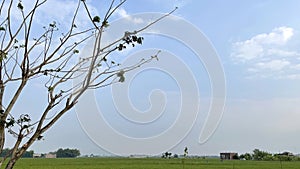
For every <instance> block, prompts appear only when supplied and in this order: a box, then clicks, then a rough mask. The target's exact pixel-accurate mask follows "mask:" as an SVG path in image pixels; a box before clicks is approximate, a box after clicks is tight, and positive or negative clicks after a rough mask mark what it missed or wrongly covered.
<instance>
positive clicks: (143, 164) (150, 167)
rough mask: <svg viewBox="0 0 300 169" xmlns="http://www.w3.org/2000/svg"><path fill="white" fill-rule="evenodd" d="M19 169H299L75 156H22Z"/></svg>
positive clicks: (293, 166)
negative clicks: (33, 157)
mask: <svg viewBox="0 0 300 169" xmlns="http://www.w3.org/2000/svg"><path fill="white" fill-rule="evenodd" d="M15 168H16V169H183V168H185V169H281V168H283V169H299V168H300V162H299V161H285V162H282V163H280V162H279V161H239V160H233V161H223V162H221V161H220V160H218V159H209V160H205V159H184V161H183V159H160V158H140V159H138V158H73V159H20V160H19V161H18V162H17V164H16V166H15Z"/></svg>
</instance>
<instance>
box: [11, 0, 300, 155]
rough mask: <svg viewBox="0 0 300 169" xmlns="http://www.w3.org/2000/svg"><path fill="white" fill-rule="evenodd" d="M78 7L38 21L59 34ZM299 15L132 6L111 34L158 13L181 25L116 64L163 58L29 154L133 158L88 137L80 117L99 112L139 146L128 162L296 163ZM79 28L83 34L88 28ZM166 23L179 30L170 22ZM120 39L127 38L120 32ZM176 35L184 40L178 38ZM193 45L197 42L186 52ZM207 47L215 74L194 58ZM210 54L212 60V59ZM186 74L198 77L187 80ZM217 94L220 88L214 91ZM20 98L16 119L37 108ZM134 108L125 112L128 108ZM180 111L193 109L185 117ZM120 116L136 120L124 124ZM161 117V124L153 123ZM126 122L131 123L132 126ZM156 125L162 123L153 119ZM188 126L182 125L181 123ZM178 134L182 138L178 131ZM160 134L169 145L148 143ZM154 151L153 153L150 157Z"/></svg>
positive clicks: (48, 8)
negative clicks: (202, 158)
mask: <svg viewBox="0 0 300 169" xmlns="http://www.w3.org/2000/svg"><path fill="white" fill-rule="evenodd" d="M24 3H26V1H24ZM27 3H30V1H28V2H27ZM87 3H88V4H89V5H90V7H91V9H92V12H93V13H95V14H99V15H100V16H102V15H103V14H104V12H105V10H106V9H107V7H108V4H107V1H103V0H101V1H95V0H87ZM75 6H76V1H72V0H64V1H60V0H51V1H49V2H47V3H46V4H45V8H43V11H42V14H43V12H44V13H47V18H51V19H52V18H53V19H56V20H58V21H59V23H61V24H62V25H63V24H64V23H65V21H66V20H67V21H68V16H69V15H70V14H72V11H73V10H74V7H75ZM299 6H300V2H299V1H297V0H288V1H271V0H251V1H237V0H227V1H209V0H201V1H198V0H164V1H159V0H143V1H138V0H128V1H127V2H126V3H125V4H124V5H123V6H121V7H120V8H119V10H117V11H116V13H115V14H114V15H113V16H112V21H111V22H112V24H111V27H112V28H111V29H113V26H114V23H115V24H116V25H117V26H116V27H117V28H118V24H120V23H123V22H122V21H124V20H122V19H121V20H119V19H120V18H122V17H127V20H126V19H125V21H127V24H129V25H130V26H132V25H134V24H137V25H138V24H143V23H145V21H146V20H145V18H139V17H134V16H133V15H134V14H143V13H148V14H147V16H148V17H149V16H150V18H151V17H153V16H155V15H154V14H153V12H156V13H165V12H169V11H171V10H173V9H174V8H175V7H178V9H177V10H176V11H175V12H174V13H173V15H174V17H175V18H173V20H174V23H175V24H174V25H171V24H161V26H157V27H154V28H153V29H150V31H149V32H148V33H146V34H143V36H144V44H143V45H142V46H138V47H136V48H130V49H128V50H127V51H125V52H123V53H117V54H116V55H113V56H111V57H112V58H114V59H117V60H118V59H119V58H118V57H119V56H122V57H123V56H125V58H126V57H128V56H130V57H129V58H139V57H140V56H141V55H142V56H145V55H150V54H151V52H152V53H154V51H157V50H162V52H161V56H160V55H159V59H160V60H159V61H157V62H151V63H150V65H149V66H148V67H145V69H141V70H139V71H137V72H133V74H128V77H126V78H128V79H130V76H135V77H133V78H132V80H131V81H129V82H128V83H125V84H118V85H116V86H113V87H112V88H111V87H107V88H104V89H100V90H97V91H93V94H94V99H92V100H93V101H90V100H88V99H86V100H84V101H82V102H83V104H81V105H80V106H79V107H77V108H76V109H73V110H72V111H70V112H69V113H67V114H66V115H64V116H63V117H62V119H61V120H60V121H59V122H58V123H57V124H56V125H55V126H54V127H53V128H52V129H50V130H49V131H48V132H47V133H46V134H45V137H44V140H43V141H39V142H36V143H35V144H34V145H33V146H32V147H31V149H33V150H35V151H36V152H41V153H44V152H49V151H55V150H57V149H58V148H60V147H63V148H64V147H65V148H66V147H71V148H78V149H80V151H81V153H82V154H98V155H108V154H111V153H113V152H115V153H117V154H122V155H126V152H127V151H130V150H125V149H124V151H123V152H122V153H121V152H118V151H117V150H115V148H116V147H117V146H114V145H116V144H118V145H121V146H123V147H126V146H125V145H126V141H128V140H125V141H124V142H122V141H123V140H122V139H120V140H118V139H115V138H114V136H110V135H109V131H108V130H106V129H105V128H104V127H101V125H99V126H97V125H96V126H93V128H91V130H92V131H94V132H95V133H93V132H92V133H91V132H89V131H88V130H89V129H87V128H88V127H87V126H86V122H84V119H83V118H84V117H82V114H80V112H81V111H82V109H81V108H82V107H83V108H84V110H85V111H88V112H95V111H96V112H98V113H99V112H101V113H102V116H101V118H103V119H105V122H106V123H108V124H110V127H111V128H113V129H114V130H115V131H118V133H122V135H123V136H126V138H130V139H132V138H133V139H135V140H139V139H140V141H137V142H136V147H137V150H134V151H133V152H130V153H137V154H142V153H143V152H144V153H145V154H148V153H150V154H151V153H153V154H155V153H157V152H159V151H162V152H163V151H170V152H174V153H178V154H182V153H183V150H184V147H188V148H189V153H190V154H198V155H218V154H219V153H220V152H224V151H225V152H238V153H245V152H251V151H252V150H254V149H255V148H259V149H262V150H265V151H268V152H271V153H277V152H281V151H291V152H293V153H296V154H298V153H300V147H299V144H298V143H299V141H300V136H299V132H300V125H299V123H298V119H300V108H299V106H298V104H299V103H300V98H299V96H300V88H299V84H300V49H299V46H300V22H299V17H300V12H299V10H298V7H299ZM61 10H63V11H64V13H62V12H61ZM150 12H152V14H149V13H150ZM82 15H84V14H82ZM131 16H133V17H131ZM138 16H140V15H138ZM45 18H46V15H39V16H38V17H37V19H36V21H37V23H40V24H42V23H43V22H44V21H45ZM143 19H144V20H143ZM176 19H177V20H176ZM167 21H170V20H167ZM179 21H184V23H185V25H176V23H177V22H178V23H179ZM162 22H164V21H162ZM80 23H82V25H85V24H86V23H85V20H84V19H82V20H80ZM167 23H173V21H172V19H171V21H170V22H167ZM125 25H126V24H125ZM125 25H124V27H126V26H125ZM181 26H182V27H181ZM185 26H186V27H187V28H188V29H185V28H186V27H185ZM119 27H122V25H121V26H119ZM126 28H127V27H126ZM194 28H195V29H197V30H198V33H199V32H200V33H199V34H201V35H203V36H201V38H202V39H200V40H199V44H195V41H196V42H197V39H196V37H197V36H196V35H195V34H191V33H190V30H192V29H194ZM124 29H125V28H124ZM118 31H120V32H121V33H123V32H122V31H124V30H123V29H119V30H118ZM171 32H175V33H174V34H176V35H178V37H179V38H178V37H177V38H176V37H175V38H174V36H173V37H172V36H171ZM112 34H113V35H112ZM112 34H109V33H107V38H108V39H110V38H112V37H113V36H117V35H119V34H117V33H115V34H114V33H112ZM120 35H122V34H120ZM184 38H187V40H186V41H185V39H184ZM189 39H191V40H195V41H193V42H188V40H189ZM191 43H192V44H191ZM203 43H204V44H203ZM194 45H195V46H194ZM205 45H208V47H209V48H210V47H211V48H212V49H214V50H215V52H216V53H217V56H218V62H216V64H215V65H210V62H209V63H207V60H205V52H204V53H202V54H204V55H201V56H199V53H197V50H198V48H199V49H202V50H203V51H206V48H201V47H203V46H205ZM148 50H149V51H148ZM207 54H208V55H209V54H211V53H209V51H208V53H207ZM212 56H213V57H214V54H212ZM198 57H200V59H199V58H198ZM176 58H177V59H176ZM120 61H121V62H123V60H121V59H120ZM125 61H127V60H126V59H125ZM125 61H124V62H125ZM163 63H168V64H166V65H167V66H166V65H164V64H163ZM213 63H214V62H213ZM159 66H162V67H164V66H166V67H164V68H166V69H168V71H163V70H162V69H157V67H159ZM146 68H148V69H146ZM219 69H220V70H222V71H223V74H221V75H224V80H225V83H226V85H223V80H222V78H221V79H219V80H218V79H217V78H215V76H216V74H217V73H215V72H216V71H217V70H219ZM180 73H181V74H180ZM189 74H192V76H191V77H190V76H187V75H189ZM218 75H220V74H218ZM222 77H223V76H222ZM189 78H191V79H192V80H190V79H189ZM214 78H215V80H214ZM194 83H195V85H194ZM220 84H221V87H220V86H218V85H220ZM119 85H123V86H119ZM126 85H128V86H129V87H128V88H127V89H128V90H130V92H129V94H128V93H127V94H126V93H125V92H124V91H122V89H124V86H126ZM181 85H182V86H181ZM222 85H223V86H222ZM222 87H224V88H225V90H226V101H225V106H224V111H222V112H219V113H220V114H218V115H220V121H218V120H219V118H217V119H216V122H215V123H216V124H214V125H213V126H215V127H216V130H214V127H211V128H210V129H211V130H209V133H211V134H210V135H209V136H208V137H207V139H205V141H203V142H201V143H199V137H200V136H199V135H200V133H201V132H203V128H204V126H205V124H207V117H208V116H209V114H210V113H211V107H210V106H211V104H212V101H216V102H217V101H218V99H220V98H218V97H216V96H215V95H214V94H215V93H218V92H220V91H221V89H220V88H222ZM194 88H196V90H194ZM120 89H121V90H120ZM195 91H196V92H195ZM221 92H222V91H221ZM22 97H23V98H24V99H25V101H24V104H21V106H19V107H18V109H29V108H28V107H30V106H28V105H32V107H36V104H35V103H34V101H33V100H31V99H27V98H29V97H30V94H29V93H25V94H24V95H23V96H22ZM87 98H88V97H87ZM124 98H125V99H124ZM128 98H129V100H130V101H129V102H128V100H126V99H128ZM122 99H123V100H122ZM149 99H150V103H149ZM92 102H96V103H97V110H94V109H93V108H92V107H93V106H94V105H90V104H92ZM221 102H222V101H221ZM164 103H165V104H164ZM116 104H117V106H116ZM184 104H187V105H188V106H187V107H186V108H185V107H184V106H185V105H184ZM22 105H23V106H22ZM24 105H26V106H24ZM126 105H127V106H128V105H130V108H128V107H126ZM191 105H192V106H191ZM218 106H220V105H218ZM132 107H133V108H132ZM221 107H222V106H221ZM180 108H182V109H180ZM193 108H195V109H196V110H194V109H193ZM33 109H36V110H38V109H39V108H38V107H36V108H33ZM182 110H186V111H182ZM118 111H119V112H121V114H118ZM122 111H125V112H134V113H133V114H130V113H129V114H128V113H127V114H126V113H125V114H122ZM160 111H161V114H155V112H156V113H157V112H160ZM141 112H142V113H141ZM153 112H154V114H151V113H153ZM187 112H188V113H187ZM194 112H195V113H197V114H194ZM147 113H148V114H149V119H150V120H149V121H146V122H145V121H141V119H142V120H145V119H146V117H147ZM186 114H187V116H184V115H186ZM127 115H129V116H131V117H130V118H133V120H128V119H129V117H125V116H127ZM181 115H182V116H181ZM83 116H85V117H88V119H90V120H91V122H90V124H92V123H93V124H94V122H95V124H97V120H100V118H99V117H98V116H99V114H97V113H96V115H95V114H94V115H93V114H88V115H87V114H84V115H83ZM96 116H97V117H96ZM152 116H155V117H156V118H154V119H151V117H152ZM139 117H140V119H139ZM183 117H184V118H185V120H186V121H184V120H181V118H183ZM178 121H181V124H178V123H177V122H178ZM99 123H100V121H98V124H99ZM177 124H178V125H177ZM180 126H181V127H180ZM176 127H178V130H174V131H173V130H172V129H173V128H174V129H175V128H176ZM204 130H205V129H204ZM99 133H100V134H99ZM107 133H108V134H107ZM164 134H166V135H167V134H170V135H167V137H164V139H162V140H161V141H162V143H159V142H156V141H157V140H155V139H154V141H153V142H151V138H154V137H155V136H157V137H156V138H158V137H160V136H161V137H163V136H164ZM101 137H105V138H101ZM143 139H144V140H143ZM10 140H12V139H11V138H10V139H9V140H8V141H10ZM101 140H104V142H101ZM131 143H133V142H131ZM8 144H10V143H8ZM128 144H129V143H128ZM149 144H150V145H149ZM128 147H130V146H129V145H128ZM120 149H122V148H120ZM133 149H135V148H133ZM139 149H140V150H141V151H139ZM154 149H155V150H157V152H156V151H153V152H152V151H151V150H154ZM123 153H124V154H123Z"/></svg>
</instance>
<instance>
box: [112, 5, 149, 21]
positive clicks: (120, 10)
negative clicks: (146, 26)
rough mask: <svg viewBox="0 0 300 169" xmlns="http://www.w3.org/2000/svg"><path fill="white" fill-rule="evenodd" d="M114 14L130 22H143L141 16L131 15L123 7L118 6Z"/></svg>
mask: <svg viewBox="0 0 300 169" xmlns="http://www.w3.org/2000/svg"><path fill="white" fill-rule="evenodd" d="M116 14H117V15H118V17H121V18H123V17H124V18H126V19H127V20H128V21H129V22H132V23H134V24H141V23H144V20H143V19H142V18H138V17H134V16H132V15H129V14H128V12H127V11H126V10H125V9H124V8H118V9H117V10H116Z"/></svg>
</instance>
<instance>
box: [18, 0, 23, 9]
mask: <svg viewBox="0 0 300 169" xmlns="http://www.w3.org/2000/svg"><path fill="white" fill-rule="evenodd" d="M18 8H19V9H20V10H23V9H24V6H23V5H22V3H21V2H19V3H18Z"/></svg>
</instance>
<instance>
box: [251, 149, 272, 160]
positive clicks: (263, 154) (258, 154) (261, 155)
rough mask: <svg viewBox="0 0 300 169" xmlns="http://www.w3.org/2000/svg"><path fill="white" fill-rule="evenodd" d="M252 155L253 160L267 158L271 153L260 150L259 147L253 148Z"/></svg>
mask: <svg viewBox="0 0 300 169" xmlns="http://www.w3.org/2000/svg"><path fill="white" fill-rule="evenodd" d="M252 156H253V159H254V160H267V159H268V158H270V156H272V154H270V153H268V152H265V151H261V150H259V149H254V150H253V155H252Z"/></svg>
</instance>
